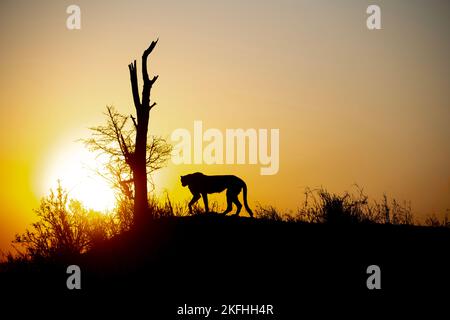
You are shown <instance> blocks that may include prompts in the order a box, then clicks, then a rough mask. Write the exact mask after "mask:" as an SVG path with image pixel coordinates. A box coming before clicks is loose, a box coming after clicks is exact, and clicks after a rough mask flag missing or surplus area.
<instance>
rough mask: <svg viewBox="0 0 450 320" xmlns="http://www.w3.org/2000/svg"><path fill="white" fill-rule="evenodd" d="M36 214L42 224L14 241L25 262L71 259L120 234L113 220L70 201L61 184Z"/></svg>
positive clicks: (43, 199)
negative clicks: (19, 247)
mask: <svg viewBox="0 0 450 320" xmlns="http://www.w3.org/2000/svg"><path fill="white" fill-rule="evenodd" d="M34 211H35V213H36V214H37V216H38V218H39V220H38V221H37V222H35V223H33V224H32V225H31V229H27V230H26V231H25V232H24V233H23V234H17V235H16V237H15V240H14V241H13V243H14V244H18V245H20V246H21V247H22V249H23V250H22V251H21V250H20V249H18V252H19V254H20V255H21V257H22V258H31V259H40V258H55V257H60V258H64V257H68V256H69V257H70V256H73V255H76V254H80V253H83V252H86V251H87V250H88V249H89V248H90V247H91V246H92V244H93V243H95V242H98V241H101V240H105V239H107V238H109V237H111V236H112V235H113V234H116V233H118V232H119V231H120V229H119V226H118V225H117V223H116V222H115V221H114V219H113V217H112V216H109V215H106V214H102V213H99V212H95V211H93V210H87V209H86V208H84V207H83V205H82V204H81V203H80V202H79V201H77V200H73V199H69V198H68V193H67V191H66V190H64V189H63V188H62V187H61V184H60V183H59V182H58V186H57V188H56V191H55V192H54V191H53V190H50V195H49V196H47V197H44V198H42V199H41V203H40V206H39V208H37V209H36V210H34Z"/></svg>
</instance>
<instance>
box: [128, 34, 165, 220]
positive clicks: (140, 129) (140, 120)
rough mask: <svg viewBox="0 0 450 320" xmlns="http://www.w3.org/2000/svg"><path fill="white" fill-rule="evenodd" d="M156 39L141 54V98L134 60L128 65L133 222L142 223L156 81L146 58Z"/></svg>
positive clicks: (145, 209) (145, 204)
mask: <svg viewBox="0 0 450 320" xmlns="http://www.w3.org/2000/svg"><path fill="white" fill-rule="evenodd" d="M157 43H158V39H157V40H156V41H152V43H151V44H150V46H149V47H148V48H147V49H146V50H145V51H144V53H143V54H142V79H143V87H142V98H141V97H139V89H138V78H137V69H136V60H134V62H133V63H130V64H129V65H128V69H129V70H130V81H131V91H132V93H133V101H134V106H135V108H136V119H134V118H133V122H134V125H135V126H136V143H135V150H134V153H133V154H132V158H133V159H132V161H131V170H132V172H133V183H134V192H135V194H134V222H135V224H136V223H139V222H140V221H142V219H143V217H144V216H145V214H146V212H147V211H148V200H147V163H146V159H147V158H146V152H147V132H148V123H149V118H150V110H151V109H152V108H153V107H154V106H155V105H156V103H155V102H153V103H150V93H151V89H152V86H153V84H154V83H155V81H156V80H157V79H158V76H154V77H153V78H152V79H150V78H149V77H148V71H147V58H148V56H149V55H150V54H151V53H152V51H153V49H154V48H155V46H156V44H157Z"/></svg>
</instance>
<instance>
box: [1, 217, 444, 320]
mask: <svg viewBox="0 0 450 320" xmlns="http://www.w3.org/2000/svg"><path fill="white" fill-rule="evenodd" d="M449 248H450V230H449V229H446V228H429V227H413V226H392V225H361V224H359V225H347V226H342V225H341V226H339V225H327V224H303V223H286V222H275V221H266V220H258V219H250V218H234V217H222V216H216V215H210V216H193V217H172V218H162V219H159V220H157V221H153V222H149V223H148V225H143V226H141V228H140V230H139V232H129V233H126V234H123V235H121V236H119V237H116V238H114V239H112V240H109V241H106V242H104V243H102V244H99V245H97V246H96V248H95V249H93V250H92V251H90V252H89V253H88V254H85V255H83V256H81V257H76V258H71V259H66V260H65V261H62V262H61V261H60V262H55V263H42V264H35V265H32V266H29V267H28V269H27V268H25V269H17V270H12V271H9V272H4V273H2V274H0V276H1V278H0V281H1V283H2V285H1V288H2V289H1V290H2V293H3V294H5V293H6V294H7V295H9V297H10V298H12V299H14V297H17V295H19V297H21V299H26V298H30V299H33V298H36V297H37V298H39V299H40V298H42V299H46V300H47V299H48V300H51V299H53V298H54V297H55V298H57V299H60V300H62V301H63V303H67V304H68V305H71V304H72V305H75V306H76V307H75V308H83V307H85V306H90V307H92V306H94V307H96V308H98V309H99V310H100V311H101V310H108V311H109V312H112V313H114V312H116V311H117V312H120V311H122V312H123V311H125V312H131V311H133V312H143V314H145V315H146V316H145V317H144V318H146V319H203V317H201V316H200V317H199V316H197V317H193V316H187V317H181V316H179V317H177V314H176V311H177V307H178V306H184V304H188V305H192V306H201V305H203V306H212V307H213V309H214V308H216V309H217V308H218V309H220V305H222V304H259V305H261V304H271V305H274V312H275V316H272V317H271V316H268V315H266V316H262V315H258V316H248V315H247V316H245V315H240V316H239V315H235V316H230V317H226V316H219V315H216V316H215V317H213V316H210V317H209V318H208V319H211V318H214V319H299V318H301V317H300V315H301V314H302V312H303V311H305V310H307V309H310V311H311V310H313V311H314V312H316V314H320V313H322V312H327V311H329V309H330V308H335V307H334V306H336V305H337V306H339V308H340V310H341V311H344V313H345V311H346V310H352V309H353V308H354V307H356V306H358V307H363V306H365V307H366V308H369V309H368V310H372V311H374V310H383V309H384V308H385V307H386V308H387V306H390V307H393V306H396V307H398V308H399V309H400V310H401V308H402V307H404V308H411V307H413V306H414V303H415V301H422V303H424V301H425V299H426V300H428V299H430V298H431V299H434V298H440V299H441V298H443V299H444V300H445V299H447V302H448V301H449V300H448V298H449V294H448V292H449V288H450V281H449V279H450V277H449V274H450V262H449V260H450V259H448V256H449ZM69 264H77V265H79V266H80V267H81V272H82V274H81V279H82V280H81V283H82V289H81V290H72V291H70V290H68V289H67V288H66V279H67V277H68V275H67V274H66V267H67V265H69ZM372 264H375V265H378V266H379V267H380V268H381V290H368V289H367V287H366V280H367V278H368V276H369V275H368V274H366V268H367V267H368V266H369V265H372ZM401 301H409V303H410V305H408V304H403V303H404V302H401ZM435 301H436V306H434V307H435V308H436V307H439V306H445V305H439V304H438V302H437V300H435ZM327 309H328V310H327ZM72 310H74V309H72ZM115 310H116V311H115ZM333 310H335V309H333ZM156 314H158V315H159V316H156ZM130 318H133V317H130ZM362 318H364V317H362Z"/></svg>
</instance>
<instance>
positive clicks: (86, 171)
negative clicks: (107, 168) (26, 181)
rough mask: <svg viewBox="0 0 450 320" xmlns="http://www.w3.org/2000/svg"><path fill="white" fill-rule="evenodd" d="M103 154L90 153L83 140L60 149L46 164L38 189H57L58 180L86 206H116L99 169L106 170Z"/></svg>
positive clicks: (105, 208)
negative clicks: (101, 155) (104, 168)
mask: <svg viewBox="0 0 450 320" xmlns="http://www.w3.org/2000/svg"><path fill="white" fill-rule="evenodd" d="M103 166H104V162H103V161H102V160H101V157H97V156H96V154H94V153H92V152H89V151H88V150H87V149H86V148H85V147H84V146H83V145H82V144H81V143H72V144H71V145H70V146H68V147H63V148H57V149H56V150H55V151H53V152H51V153H50V154H49V156H48V159H47V160H46V161H45V163H44V164H43V165H42V171H41V173H42V178H41V177H39V178H38V180H39V182H38V185H39V187H38V189H39V193H41V195H44V194H46V193H48V190H49V189H50V188H52V189H55V186H56V185H57V181H58V180H60V181H61V185H62V187H63V188H64V189H66V190H67V191H68V192H69V197H70V198H72V199H77V200H80V201H81V202H82V203H83V204H84V206H85V207H86V208H89V209H94V210H97V211H108V210H111V209H113V208H114V205H115V196H114V191H113V190H112V189H111V187H110V186H109V185H108V182H107V181H106V180H105V179H104V178H102V177H101V176H100V175H99V174H98V173H97V171H99V170H102V168H103Z"/></svg>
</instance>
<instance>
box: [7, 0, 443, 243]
mask: <svg viewBox="0 0 450 320" xmlns="http://www.w3.org/2000/svg"><path fill="white" fill-rule="evenodd" d="M70 4H77V5H79V6H80V7H81V21H82V22H81V24H82V28H81V30H76V31H69V30H68V29H66V25H65V21H66V18H67V16H68V15H67V14H66V12H65V11H66V8H67V6H68V5H70ZM369 4H378V5H380V6H381V10H382V28H383V29H382V30H378V31H369V30H367V28H366V23H365V20H366V17H367V15H366V13H365V11H366V8H367V6H368V5H369ZM449 30H450V2H449V1H445V0H442V1H437V0H434V1H413V0H411V1H406V0H404V1H401V0H398V1H352V0H345V1H335V0H328V1H325V0H319V1H309V0H305V1H300V0H297V1H287V0H283V1H17V0H14V1H5V0H2V1H1V4H0V43H1V50H0V70H1V72H0V135H1V138H0V179H1V181H2V185H1V187H0V203H1V209H0V249H3V250H6V249H7V248H8V243H9V241H10V240H11V239H12V238H13V236H14V234H15V233H17V232H22V231H24V229H25V228H26V226H27V225H29V224H30V223H31V222H33V221H34V220H35V215H34V214H33V212H32V208H34V207H36V205H37V204H38V199H39V198H40V197H41V196H43V195H44V194H45V193H46V192H47V191H48V188H49V186H50V185H51V184H52V183H54V182H55V181H54V180H55V179H56V178H57V175H59V174H60V173H61V170H62V171H63V172H66V173H68V172H70V171H71V168H72V167H74V166H76V165H77V163H78V162H80V159H82V158H83V157H84V156H81V155H80V154H81V153H83V151H82V149H83V146H82V145H80V143H77V142H76V140H77V139H79V138H85V137H88V136H89V130H88V129H87V128H88V127H90V126H95V125H99V124H102V123H103V122H104V116H103V115H102V112H103V111H104V110H105V106H106V105H114V106H115V107H116V108H117V109H118V110H119V111H121V112H123V113H125V114H129V113H131V112H134V107H133V104H132V96H131V91H130V83H129V74H128V69H127V64H128V63H129V62H130V61H132V59H135V58H137V59H138V61H139V62H138V63H140V56H141V54H142V51H143V50H144V49H145V48H146V47H147V46H148V44H149V43H150V42H151V40H154V39H156V38H157V37H159V38H160V41H159V43H158V46H157V48H156V50H155V52H154V53H153V54H152V55H151V59H150V72H151V73H155V74H159V75H160V78H159V79H158V81H157V82H156V84H155V86H154V89H153V95H152V98H153V99H154V100H155V101H157V103H158V106H157V107H156V108H154V109H153V110H152V112H151V119H150V132H151V133H153V134H157V135H162V136H165V137H169V136H170V134H171V132H172V131H173V130H175V129H177V128H188V129H190V130H192V126H193V121H194V120H202V121H203V126H204V128H205V129H206V128H218V129H221V130H225V129H226V128H256V129H258V128H269V129H270V128H279V129H280V171H279V173H278V174H277V175H274V176H261V175H260V174H259V165H256V166H255V165H253V166H252V165H222V166H205V165H204V166H200V165H190V166H187V165H181V166H175V165H173V164H169V166H168V167H167V168H165V169H163V170H162V171H161V172H160V173H159V174H158V175H157V177H156V182H157V183H158V188H157V193H161V192H162V191H164V190H167V191H168V192H169V193H170V195H171V197H173V198H174V199H176V200H177V201H185V200H187V199H188V198H189V197H190V196H189V193H188V191H187V190H185V189H183V188H182V187H181V185H180V184H179V178H178V177H179V175H180V174H185V173H190V172H193V171H203V172H205V173H209V174H219V173H220V174H225V173H227V174H236V175H239V176H241V177H243V178H244V179H245V180H246V181H247V183H248V186H249V200H250V204H251V205H252V206H255V205H256V204H258V203H260V204H271V205H274V206H276V207H278V208H280V209H283V210H284V209H287V210H288V209H291V210H295V209H296V208H297V207H298V206H300V205H301V204H302V201H303V191H304V188H305V187H306V186H309V187H311V188H314V187H318V186H324V187H326V188H328V189H329V190H330V191H332V192H338V193H341V192H343V191H345V190H349V189H351V188H352V185H353V184H354V183H358V184H359V185H360V186H363V187H364V190H365V191H366V192H367V193H368V194H369V196H370V197H372V198H374V199H380V198H381V196H382V194H383V193H386V194H387V195H388V197H389V198H392V197H394V198H396V199H397V200H399V201H403V200H407V201H411V205H412V209H413V213H414V214H415V215H416V216H418V217H421V216H422V217H423V216H424V215H426V214H430V213H438V214H443V213H445V212H446V210H448V209H449V208H450V197H449V195H450V166H449V163H450V145H449V137H450V126H449V125H448V122H449V119H450V92H449V89H450V86H449V71H450V61H449V59H448V57H449V56H450V44H449V41H448V32H449ZM139 68H140V66H139ZM139 70H140V69H139ZM55 168H59V169H60V170H59V171H58V170H56V169H55ZM55 170H56V171H55ZM73 172H75V173H76V172H78V171H76V170H74V171H73ZM60 178H61V179H62V180H63V182H64V177H60ZM83 181H85V182H86V181H89V179H87V178H86V179H85V180H83ZM88 184H89V183H88V182H86V184H83V187H81V186H80V185H78V186H69V188H70V189H71V190H74V192H73V193H74V194H76V189H77V188H78V189H80V188H85V189H86V188H89V186H88ZM222 198H223V197H214V199H218V200H219V201H221V202H223V199H222Z"/></svg>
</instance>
